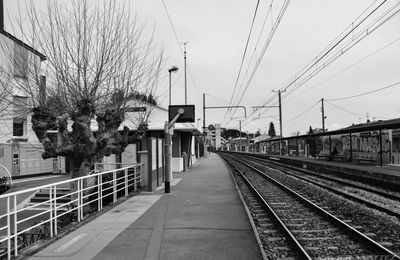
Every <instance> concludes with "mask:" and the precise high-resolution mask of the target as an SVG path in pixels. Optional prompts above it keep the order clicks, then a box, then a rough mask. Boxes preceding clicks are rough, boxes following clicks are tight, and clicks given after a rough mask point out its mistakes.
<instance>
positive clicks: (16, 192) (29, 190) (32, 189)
mask: <svg viewBox="0 0 400 260" xmlns="http://www.w3.org/2000/svg"><path fill="white" fill-rule="evenodd" d="M141 165H142V164H134V165H133V166H135V167H136V166H141ZM128 168H132V166H126V167H123V168H119V169H115V170H110V171H105V172H99V173H94V174H92V175H90V177H94V176H99V175H102V174H107V173H112V172H115V171H123V170H125V169H128ZM88 176H89V175H87V176H81V177H76V178H74V179H69V180H64V181H60V182H57V185H60V184H65V183H69V182H71V180H74V181H78V180H83V179H85V178H87V177H88ZM54 184H55V183H51V184H45V185H43V186H39V187H34V188H30V189H26V190H21V191H15V192H13V193H8V194H3V195H0V199H3V198H6V197H8V196H11V195H19V194H22V193H26V192H31V191H35V190H37V189H45V188H49V187H51V186H53V185H54Z"/></svg>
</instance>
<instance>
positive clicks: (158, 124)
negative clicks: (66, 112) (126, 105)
mask: <svg viewBox="0 0 400 260" xmlns="http://www.w3.org/2000/svg"><path fill="white" fill-rule="evenodd" d="M146 106H147V107H151V109H153V111H152V113H151V114H150V117H149V120H148V123H147V125H148V126H147V127H148V130H149V131H164V127H165V122H166V121H167V120H168V110H167V109H165V108H162V107H159V106H155V105H146ZM136 113H140V112H127V113H126V114H125V120H124V121H123V122H122V123H121V125H120V126H119V127H118V129H119V130H123V129H124V126H126V127H128V128H129V130H137V125H136V123H135V119H136ZM90 124H91V125H90V128H91V129H92V131H97V129H98V126H97V121H96V119H94V118H93V119H92V120H91V122H90ZM68 130H69V131H72V121H70V123H69V124H68ZM174 130H175V131H179V132H192V133H193V134H196V135H199V134H201V130H200V129H199V128H197V127H196V125H195V124H194V123H175V124H174Z"/></svg>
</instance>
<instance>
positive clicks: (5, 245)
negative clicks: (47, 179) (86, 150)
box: [0, 164, 143, 259]
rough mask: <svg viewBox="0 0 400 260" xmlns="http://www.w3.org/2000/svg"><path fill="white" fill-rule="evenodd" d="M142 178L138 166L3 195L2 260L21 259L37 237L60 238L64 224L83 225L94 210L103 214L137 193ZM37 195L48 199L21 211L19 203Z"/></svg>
mask: <svg viewBox="0 0 400 260" xmlns="http://www.w3.org/2000/svg"><path fill="white" fill-rule="evenodd" d="M142 174H143V164H135V165H130V166H125V167H121V168H119V169H115V170H111V171H105V172H99V173H93V174H91V175H88V176H84V177H79V178H74V179H70V180H65V181H61V182H57V183H52V184H47V185H43V186H40V187H36V188H30V189H26V190H21V191H17V192H13V193H9V194H4V195H0V205H4V206H1V209H0V259H4V258H7V259H11V257H12V256H18V251H19V250H20V249H22V248H25V247H27V246H29V245H30V244H31V243H34V242H36V241H37V238H38V237H41V238H42V237H50V238H52V237H54V236H57V235H58V232H59V231H60V229H61V228H62V226H63V224H62V223H64V222H65V220H68V219H69V220H70V221H69V222H72V221H77V222H80V221H82V219H83V218H84V216H85V215H86V214H88V213H90V212H92V211H93V210H97V211H101V210H102V209H103V206H104V205H106V204H107V203H115V202H117V199H118V197H120V196H127V195H128V193H129V192H130V191H136V189H137V187H138V186H140V182H141V181H142ZM93 180H95V181H93ZM88 183H93V184H92V185H88ZM38 193H40V194H42V195H43V194H44V195H46V197H44V199H42V201H40V202H38V203H35V204H31V205H26V206H25V207H23V208H21V207H18V202H20V201H22V200H24V199H26V198H27V197H29V196H30V195H31V194H38ZM47 196H48V197H47ZM38 231H40V232H42V233H40V232H38ZM40 235H41V236H40Z"/></svg>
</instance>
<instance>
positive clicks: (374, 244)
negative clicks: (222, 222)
mask: <svg viewBox="0 0 400 260" xmlns="http://www.w3.org/2000/svg"><path fill="white" fill-rule="evenodd" d="M236 161H237V162H240V163H242V164H243V165H245V166H247V167H249V168H250V169H252V170H253V171H255V172H257V173H259V174H260V175H262V176H264V177H265V178H267V179H268V180H270V181H271V182H273V183H275V184H276V185H277V186H279V187H281V188H282V189H284V190H286V191H287V192H289V193H290V194H292V195H294V196H295V197H296V198H298V199H299V200H301V201H303V202H304V203H306V204H308V205H309V206H310V207H312V208H313V209H315V210H317V211H318V212H320V213H321V214H322V215H324V216H325V217H327V218H328V219H330V220H331V221H333V222H334V223H336V224H338V225H339V226H341V227H343V228H344V229H346V230H347V231H348V232H350V233H351V234H353V235H354V236H356V237H358V238H359V239H360V241H362V242H363V243H364V244H366V245H368V246H371V248H370V249H371V251H375V253H381V254H387V255H390V256H391V257H393V259H399V260H400V257H399V256H398V255H397V254H395V253H394V252H392V251H390V250H389V249H387V248H386V247H384V246H382V245H380V244H379V243H377V242H376V241H374V240H372V239H371V238H369V237H367V236H366V235H364V234H363V233H361V232H360V231H358V230H356V229H355V228H353V227H351V226H350V225H348V224H347V223H345V222H343V221H341V220H340V219H338V218H337V217H335V216H334V215H332V214H331V213H329V212H327V211H326V210H324V209H322V208H321V207H319V206H318V205H316V204H315V203H313V202H311V201H310V200H308V199H307V198H305V197H303V196H302V195H300V194H298V193H297V192H295V191H294V190H292V189H290V188H289V187H287V186H285V185H283V184H282V183H280V182H279V181H277V180H275V179H273V178H271V177H270V176H268V175H266V174H265V173H263V172H262V171H260V170H259V169H257V168H255V167H253V166H251V165H249V164H248V163H246V162H244V161H243V160H240V159H237V158H236Z"/></svg>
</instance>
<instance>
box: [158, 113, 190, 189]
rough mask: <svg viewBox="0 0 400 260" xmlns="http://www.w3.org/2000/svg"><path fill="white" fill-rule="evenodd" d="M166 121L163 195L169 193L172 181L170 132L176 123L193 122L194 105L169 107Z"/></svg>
mask: <svg viewBox="0 0 400 260" xmlns="http://www.w3.org/2000/svg"><path fill="white" fill-rule="evenodd" d="M168 112H169V113H168V121H166V122H165V126H164V135H165V144H164V155H165V158H164V159H165V193H170V191H171V184H170V182H171V179H172V167H171V164H172V138H171V135H172V134H171V130H173V126H174V124H175V123H177V122H194V105H185V106H169V111H168Z"/></svg>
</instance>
